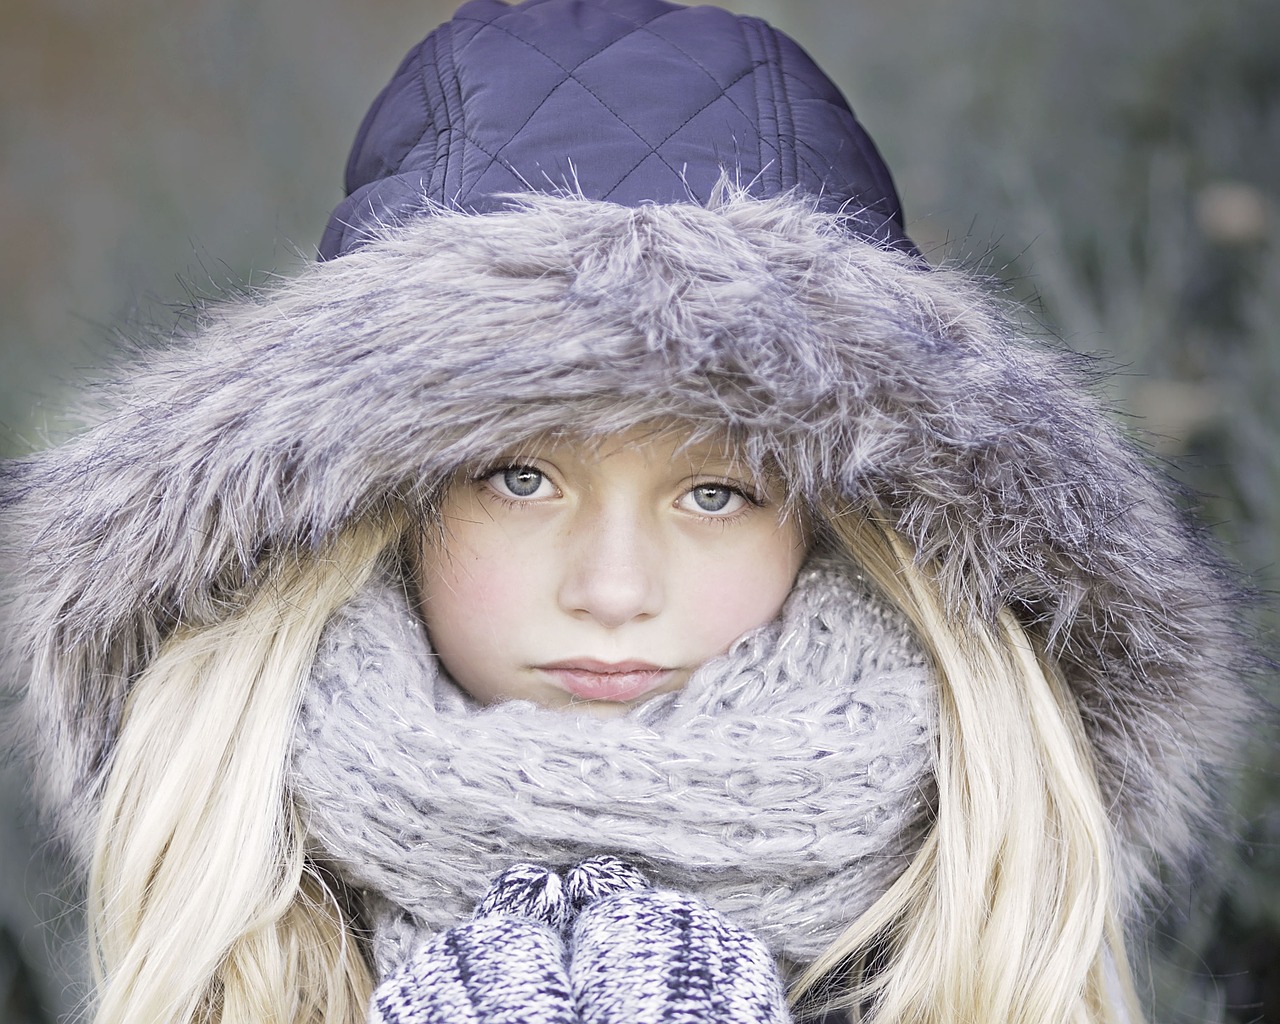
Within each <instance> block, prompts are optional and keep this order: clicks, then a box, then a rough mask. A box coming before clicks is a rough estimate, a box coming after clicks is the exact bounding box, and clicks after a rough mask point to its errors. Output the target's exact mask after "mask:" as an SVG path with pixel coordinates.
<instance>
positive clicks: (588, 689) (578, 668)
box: [534, 658, 675, 701]
mask: <svg viewBox="0 0 1280 1024" xmlns="http://www.w3.org/2000/svg"><path fill="white" fill-rule="evenodd" d="M534 667H535V668H536V669H537V670H538V671H539V672H542V673H544V674H546V675H548V676H550V677H551V679H552V680H553V681H554V682H555V683H556V685H558V686H559V687H561V688H562V689H564V690H567V691H569V693H571V694H573V695H574V696H575V697H578V698H580V699H582V700H611V701H627V700H635V699H636V698H637V697H640V696H643V695H644V694H646V693H648V692H650V691H651V690H656V689H657V688H658V687H660V686H661V685H662V684H663V683H665V682H666V681H667V680H668V679H669V678H670V676H671V673H672V672H674V671H675V669H671V668H664V667H663V666H661V665H654V664H652V663H651V662H647V661H636V660H630V661H599V660H597V659H595V658H568V659H566V660H564V661H555V662H549V663H547V664H545V665H535V666H534Z"/></svg>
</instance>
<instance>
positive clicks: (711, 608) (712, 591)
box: [671, 531, 804, 657]
mask: <svg viewBox="0 0 1280 1024" xmlns="http://www.w3.org/2000/svg"><path fill="white" fill-rule="evenodd" d="M803 557H804V550H803V542H802V541H801V539H800V538H799V536H798V535H793V534H792V533H791V532H790V531H786V532H784V533H782V534H780V535H776V536H769V537H766V538H765V539H764V542H753V543H745V544H743V545H741V546H740V547H739V546H735V549H734V550H731V551H720V552H717V553H715V554H714V555H708V556H706V557H695V558H684V559H681V561H680V565H681V568H680V569H679V576H680V578H679V579H678V580H675V581H673V582H674V583H675V587H674V588H673V590H672V591H671V592H672V593H679V594H682V595H684V600H682V602H681V603H682V604H683V605H684V607H683V608H682V615H683V617H684V619H685V621H686V622H690V623H696V624H697V626H696V632H697V634H698V636H699V641H700V643H701V645H702V646H704V647H705V652H704V656H706V657H710V656H712V655H714V654H718V653H719V652H721V651H723V650H724V649H725V648H727V647H728V646H729V645H730V644H732V643H733V641H734V640H736V639H738V637H740V636H742V634H743V633H746V632H748V631H749V630H752V629H755V628H756V627H757V626H762V625H764V624H765V623H766V622H769V621H770V620H771V619H773V618H774V617H775V616H776V615H777V614H778V612H779V610H780V609H781V608H782V604H783V602H784V601H785V600H786V599H787V595H788V594H790V593H791V588H792V587H793V586H794V584H795V578H796V573H797V572H798V571H799V568H800V563H801V561H802V560H803Z"/></svg>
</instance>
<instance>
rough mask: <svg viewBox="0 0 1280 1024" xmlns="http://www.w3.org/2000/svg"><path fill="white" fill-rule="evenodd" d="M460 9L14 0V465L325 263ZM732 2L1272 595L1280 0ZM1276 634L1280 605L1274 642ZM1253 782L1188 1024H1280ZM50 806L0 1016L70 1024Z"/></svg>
mask: <svg viewBox="0 0 1280 1024" xmlns="http://www.w3.org/2000/svg"><path fill="white" fill-rule="evenodd" d="M453 6H454V4H453V3H440V2H432V0H412V2H410V0H271V2H269V3H266V2H251V0H187V2H184V3H183V4H180V5H179V4H173V3H170V2H168V0H113V2H112V3H110V4H106V3H101V2H92V0H3V4H2V5H0V240H2V244H0V351H2V353H3V355H2V358H3V374H0V454H3V455H5V456H11V455H18V454H21V453H23V452H26V451H29V450H32V449H33V448H39V447H43V446H45V445H47V444H49V443H50V442H51V440H55V439H56V438H57V437H59V436H61V435H62V434H63V433H64V432H65V431H66V429H67V421H66V420H64V418H63V417H62V416H61V415H60V413H59V409H60V408H61V407H62V405H63V403H64V401H65V394H66V389H67V388H68V387H74V386H75V385H76V384H77V382H82V381H83V380H84V379H85V378H86V377H92V376H94V375H95V373H97V372H100V371H101V368H102V367H103V366H105V365H106V364H107V363H108V362H109V360H110V354H111V353H112V351H113V350H114V349H115V348H117V346H118V336H119V334H121V333H122V334H125V335H128V334H136V333H139V332H147V331H151V330H154V329H156V328H159V329H161V330H163V329H165V328H166V326H167V325H170V324H172V323H173V321H174V319H175V318H176V317H177V316H179V315H180V314H181V311H182V309H183V308H184V307H187V306H189V305H190V304H191V303H193V302H200V301H202V300H204V299H206V298H208V297H212V296H216V295H217V294H219V293H220V292H223V291H225V290H226V289H227V288H229V287H238V286H243V285H245V284H260V283H263V282H265V281H267V280H268V279H269V277H270V276H271V275H274V274H289V273H290V272H291V271H292V269H294V268H296V267H297V266H299V265H300V263H301V262H303V261H306V260H309V259H311V258H312V257H313V254H314V250H315V246H316V244H317V242H318V240H319V237H320V231H321V228H322V226H323V224H324V222H325V219H326V217H327V215H328V211H329V210H330V208H331V207H332V206H333V205H334V204H335V203H336V202H337V201H338V200H339V199H340V197H341V174H342V168H343V164H344V160H345V156H346V148H347V146H348V144H349V142H350V140H351V138H352V136H353V134H354V132H355V129H356V126H357V124H358V122H359V119H360V116H361V114H362V113H363V111H364V109H365V108H366V106H367V105H368V103H369V102H370V100H371V99H372V98H373V96H374V95H375V93H376V92H377V90H378V89H379V88H380V87H381V85H382V84H383V82H384V81H385V80H386V79H387V77H388V76H389V75H390V73H391V71H392V70H393V68H394V67H395V65H396V64H397V63H398V62H399V60H400V58H401V56H402V55H403V53H404V51H405V50H407V49H408V47H409V46H410V45H411V44H412V43H414V42H415V41H416V40H417V39H418V38H420V37H421V36H422V35H423V34H425V33H426V32H427V31H428V30H429V29H430V28H432V27H433V26H434V25H435V24H437V23H438V22H440V21H442V20H444V19H445V18H446V17H447V16H448V15H449V13H451V11H452V8H453ZM725 6H728V7H730V8H732V9H734V10H737V11H739V12H741V13H748V14H756V15H760V16H763V17H765V18H767V19H768V20H769V21H771V22H773V23H774V24H776V25H778V26H779V27H781V28H782V29H784V30H785V31H787V32H788V33H790V34H791V35H792V36H794V37H795V38H796V39H797V40H799V41H800V42H801V44H802V45H804V46H805V47H806V48H808V49H809V50H810V51H811V52H812V53H813V55H814V56H815V57H816V59H817V60H818V63H819V64H820V65H821V66H822V67H823V68H824V69H825V70H826V71H827V72H828V73H829V74H830V75H831V76H832V77H833V78H834V79H835V80H836V81H837V82H838V83H839V84H840V85H841V87H842V88H843V89H844V91H845V92H846V94H847V95H848V97H849V98H850V100H851V102H852V104H853V106H854V109H855V110H856V111H857V113H858V115H859V117H860V118H861V120H862V121H863V123H864V124H865V125H866V127H867V128H868V130H869V131H870V132H871V134H872V136H873V137H874V138H875V139H876V141H877V143H878V144H879V146H880V148H881V149H882V151H883V152H884V154H885V156H886V158H887V160H888V162H889V165H890V166H891V167H892V168H893V169H894V172H895V174H896V177H897V181H898V185H899V187H900V189H901V192H902V195H903V199H904V202H905V206H906V210H907V215H908V221H909V223H908V228H909V230H910V232H911V234H912V236H913V237H914V238H915V239H916V240H917V242H918V243H919V244H920V246H921V247H922V248H923V249H924V250H925V251H926V253H927V254H928V256H929V258H930V259H931V260H932V261H934V262H936V263H951V264H955V263H960V264H964V265H967V266H970V267H972V268H973V269H975V270H976V271H978V272H980V273H983V274H986V275H989V276H990V277H992V279H993V281H994V282H996V283H998V284H999V285H1000V286H1001V287H1003V288H1005V289H1007V290H1009V291H1010V292H1011V293H1012V294H1014V295H1016V296H1018V297H1019V298H1021V299H1022V300H1024V301H1025V302H1026V303H1028V304H1029V307H1030V309H1031V310H1032V314H1033V316H1034V317H1035V318H1036V319H1037V320H1039V321H1040V322H1041V323H1042V324H1043V325H1044V329H1045V331H1047V332H1049V333H1051V334H1053V335H1056V336H1057V337H1058V338H1060V339H1061V340H1062V342H1063V343H1064V344H1066V345H1068V346H1070V347H1071V348H1074V349H1077V350H1081V351H1087V352H1097V353H1105V357H1106V359H1107V360H1108V361H1109V365H1110V366H1111V367H1112V368H1113V369H1114V370H1116V371H1117V375H1116V376H1115V378H1114V380H1113V382H1112V384H1111V385H1110V389H1111V390H1110V394H1111V397H1112V398H1113V399H1114V400H1115V402H1116V403H1117V406H1118V407H1119V408H1120V409H1121V410H1122V413H1121V415H1123V417H1124V421H1125V422H1126V423H1127V424H1128V425H1129V426H1130V427H1131V428H1132V429H1133V430H1134V431H1136V432H1140V433H1142V434H1143V435H1144V436H1145V438H1146V440H1147V443H1148V444H1149V445H1150V446H1151V447H1152V449H1153V452H1154V454H1155V455H1156V457H1158V458H1161V459H1167V460H1168V464H1169V467H1170V471H1171V472H1172V473H1173V474H1174V475H1175V476H1176V477H1177V478H1178V479H1179V480H1181V481H1182V482H1184V483H1185V484H1187V485H1188V486H1189V487H1191V488H1194V490H1195V491H1196V492H1198V493H1199V494H1200V495H1201V497H1199V498H1196V499H1188V504H1189V505H1191V506H1192V507H1194V508H1195V509H1196V510H1197V511H1198V513H1199V514H1200V515H1202V516H1204V517H1206V518H1207V519H1208V520H1209V521H1210V522H1211V523H1212V524H1213V525H1214V527H1215V529H1216V531H1217V533H1218V535H1219V537H1220V538H1221V541H1222V544H1223V545H1224V547H1225V548H1226V549H1227V550H1228V551H1229V553H1230V554H1231V555H1232V557H1233V558H1234V559H1235V560H1236V561H1237V562H1238V563H1239V564H1240V565H1241V566H1243V567H1244V569H1245V570H1246V571H1247V572H1248V573H1249V574H1250V575H1251V579H1252V581H1253V583H1254V584H1255V586H1256V587H1257V588H1258V589H1259V590H1260V591H1263V592H1265V593H1266V594H1269V595H1271V594H1274V592H1275V591H1276V588H1277V580H1278V578H1280V561H1278V554H1280V172H1278V170H1277V168H1280V56H1278V54H1280V3H1276V2H1275V0H1214V2H1212V3H1205V2H1204V0H1072V2H1070V3H1066V2H1063V0H785V2H783V0H752V2H737V3H734V2H728V3H725ZM1276 624H1277V613H1276V608H1275V602H1274V601H1273V603H1272V608H1271V609H1270V610H1260V611H1259V612H1258V626H1259V627H1260V629H1261V630H1262V631H1263V633H1264V635H1265V636H1267V637H1269V638H1274V637H1275V635H1276ZM1269 642H1271V643H1273V645H1274V639H1271V640H1270V641H1269ZM1273 650H1274V646H1273ZM1267 685H1268V686H1270V687H1271V692H1270V697H1271V699H1272V700H1273V701H1274V700H1275V698H1276V691H1275V680H1274V679H1273V680H1269V681H1267ZM2 710H3V709H2V708H0V711H2ZM1240 758H1241V762H1242V765H1243V767H1244V772H1243V774H1242V778H1241V782H1240V783H1239V785H1238V786H1237V787H1236V789H1235V790H1234V791H1233V792H1232V793H1231V794H1230V799H1231V806H1232V812H1231V814H1232V818H1231V820H1232V824H1233V827H1234V829H1235V832H1236V838H1234V839H1226V838H1223V839H1222V840H1221V841H1220V843H1219V845H1220V847H1221V848H1220V849H1219V850H1218V851H1216V853H1217V857H1216V860H1215V863H1214V864H1213V866H1212V867H1211V868H1208V869H1206V870H1204V871H1203V872H1201V873H1200V874H1199V875H1198V876H1197V877H1196V878H1195V879H1193V880H1192V883H1191V884H1190V885H1183V886H1180V887H1179V889H1178V891H1177V893H1176V894H1175V895H1174V896H1173V897H1171V898H1170V899H1169V901H1168V902H1167V903H1165V904H1162V905H1159V906H1154V907H1152V908H1151V921H1152V923H1151V927H1150V928H1149V930H1148V932H1147V934H1146V935H1145V936H1143V939H1142V942H1143V944H1144V947H1145V949H1146V951H1147V955H1146V956H1140V957H1139V958H1138V959H1139V971H1140V974H1141V977H1142V981H1143V984H1144V985H1145V986H1146V988H1147V990H1148V992H1149V994H1150V998H1151V1001H1152V1005H1153V1007H1154V1008H1155V1009H1154V1017H1155V1019H1157V1020H1159V1021H1164V1022H1170V1024H1175V1022H1176V1024H1181V1022H1193V1021H1196V1022H1218V1021H1222V1022H1235V1024H1243V1022H1249V1021H1263V1020H1272V1021H1280V975H1278V971H1280V870H1278V865H1280V804H1278V801H1277V795H1278V793H1277V791H1278V788H1280V787H1278V785H1277V769H1278V768H1280V757H1278V755H1277V750H1276V744H1275V743H1274V738H1273V737H1270V736H1269V737H1264V738H1262V739H1260V740H1259V741H1258V742H1256V743H1254V744H1253V745H1252V746H1245V745H1242V746H1241V749H1240ZM23 781H24V780H23V773H22V770H21V769H20V767H18V766H13V765H6V766H4V767H3V768H2V769H0V1024H52V1022H53V1021H55V1020H58V1019H59V1018H60V1017H63V1016H64V1015H68V1014H74V1013H75V1012H76V1010H77V1007H79V1006H80V1005H82V1002H83V999H84V996H85V988H84V984H83V980H82V979H83V973H84V972H83V967H82V964H83V951H82V949H81V947H80V946H79V945H78V943H77V942H76V941H75V940H74V936H76V935H77V933H78V930H79V929H80V927H81V921H80V910H79V903H80V899H81V894H80V892H79V891H78V889H77V888H76V885H75V884H74V883H73V882H70V881H68V880H67V877H66V869H65V866H64V864H63V863H62V861H61V860H60V859H59V854H58V851H57V848H56V846H55V845H53V844H52V843H51V842H50V840H49V837H48V836H47V835H45V834H44V833H43V832H42V831H41V828H40V825H39V822H38V820H37V819H36V817H35V815H34V812H33V811H32V809H31V808H30V807H29V806H28V804H27V802H26V800H25V796H24V792H23Z"/></svg>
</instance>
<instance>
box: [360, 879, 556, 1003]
mask: <svg viewBox="0 0 1280 1024" xmlns="http://www.w3.org/2000/svg"><path fill="white" fill-rule="evenodd" d="M568 919H569V906H568V902H567V900H566V898H565V892H564V886H563V884H562V883H561V880H560V876H559V875H557V874H556V873H555V872H552V871H548V870H547V869H546V868H541V867H536V866H534V865H531V864H517V865H516V866H514V867H512V868H509V869H508V870H506V871H504V872H503V873H502V874H501V875H499V876H498V878H497V880H496V881H495V882H494V884H493V886H492V888H490V890H489V892H488V894H487V895H486V896H485V897H484V899H483V900H481V901H480V904H479V905H478V906H477V907H476V913H475V917H474V918H473V919H472V920H471V921H469V922H467V923H466V924H462V925H458V926H457V927H454V928H450V929H449V930H448V931H446V932H442V933H441V934H439V935H437V936H435V937H434V938H432V939H430V940H429V941H428V942H427V943H426V944H425V945H424V946H423V947H422V948H421V949H419V950H418V951H417V952H416V953H415V954H414V955H413V956H412V957H410V958H409V960H408V961H406V962H405V964H404V965H403V966H402V967H400V968H399V969H398V970H397V971H395V972H394V973H392V974H391V975H389V976H388V977H387V978H386V979H385V980H384V981H383V982H382V984H380V985H379V986H378V988H377V990H376V991H375V992H374V994H373V1003H372V1006H371V1009H370V1013H369V1021H370V1024H580V1019H579V1017H578V1012H577V1010H576V1009H575V1007H574V1003H573V997H572V994H571V991H570V987H569V976H568V973H567V971H566V968H565V954H564V944H563V941H562V940H561V937H560V933H561V930H562V929H563V928H564V926H565V924H566V922H567V921H568Z"/></svg>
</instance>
